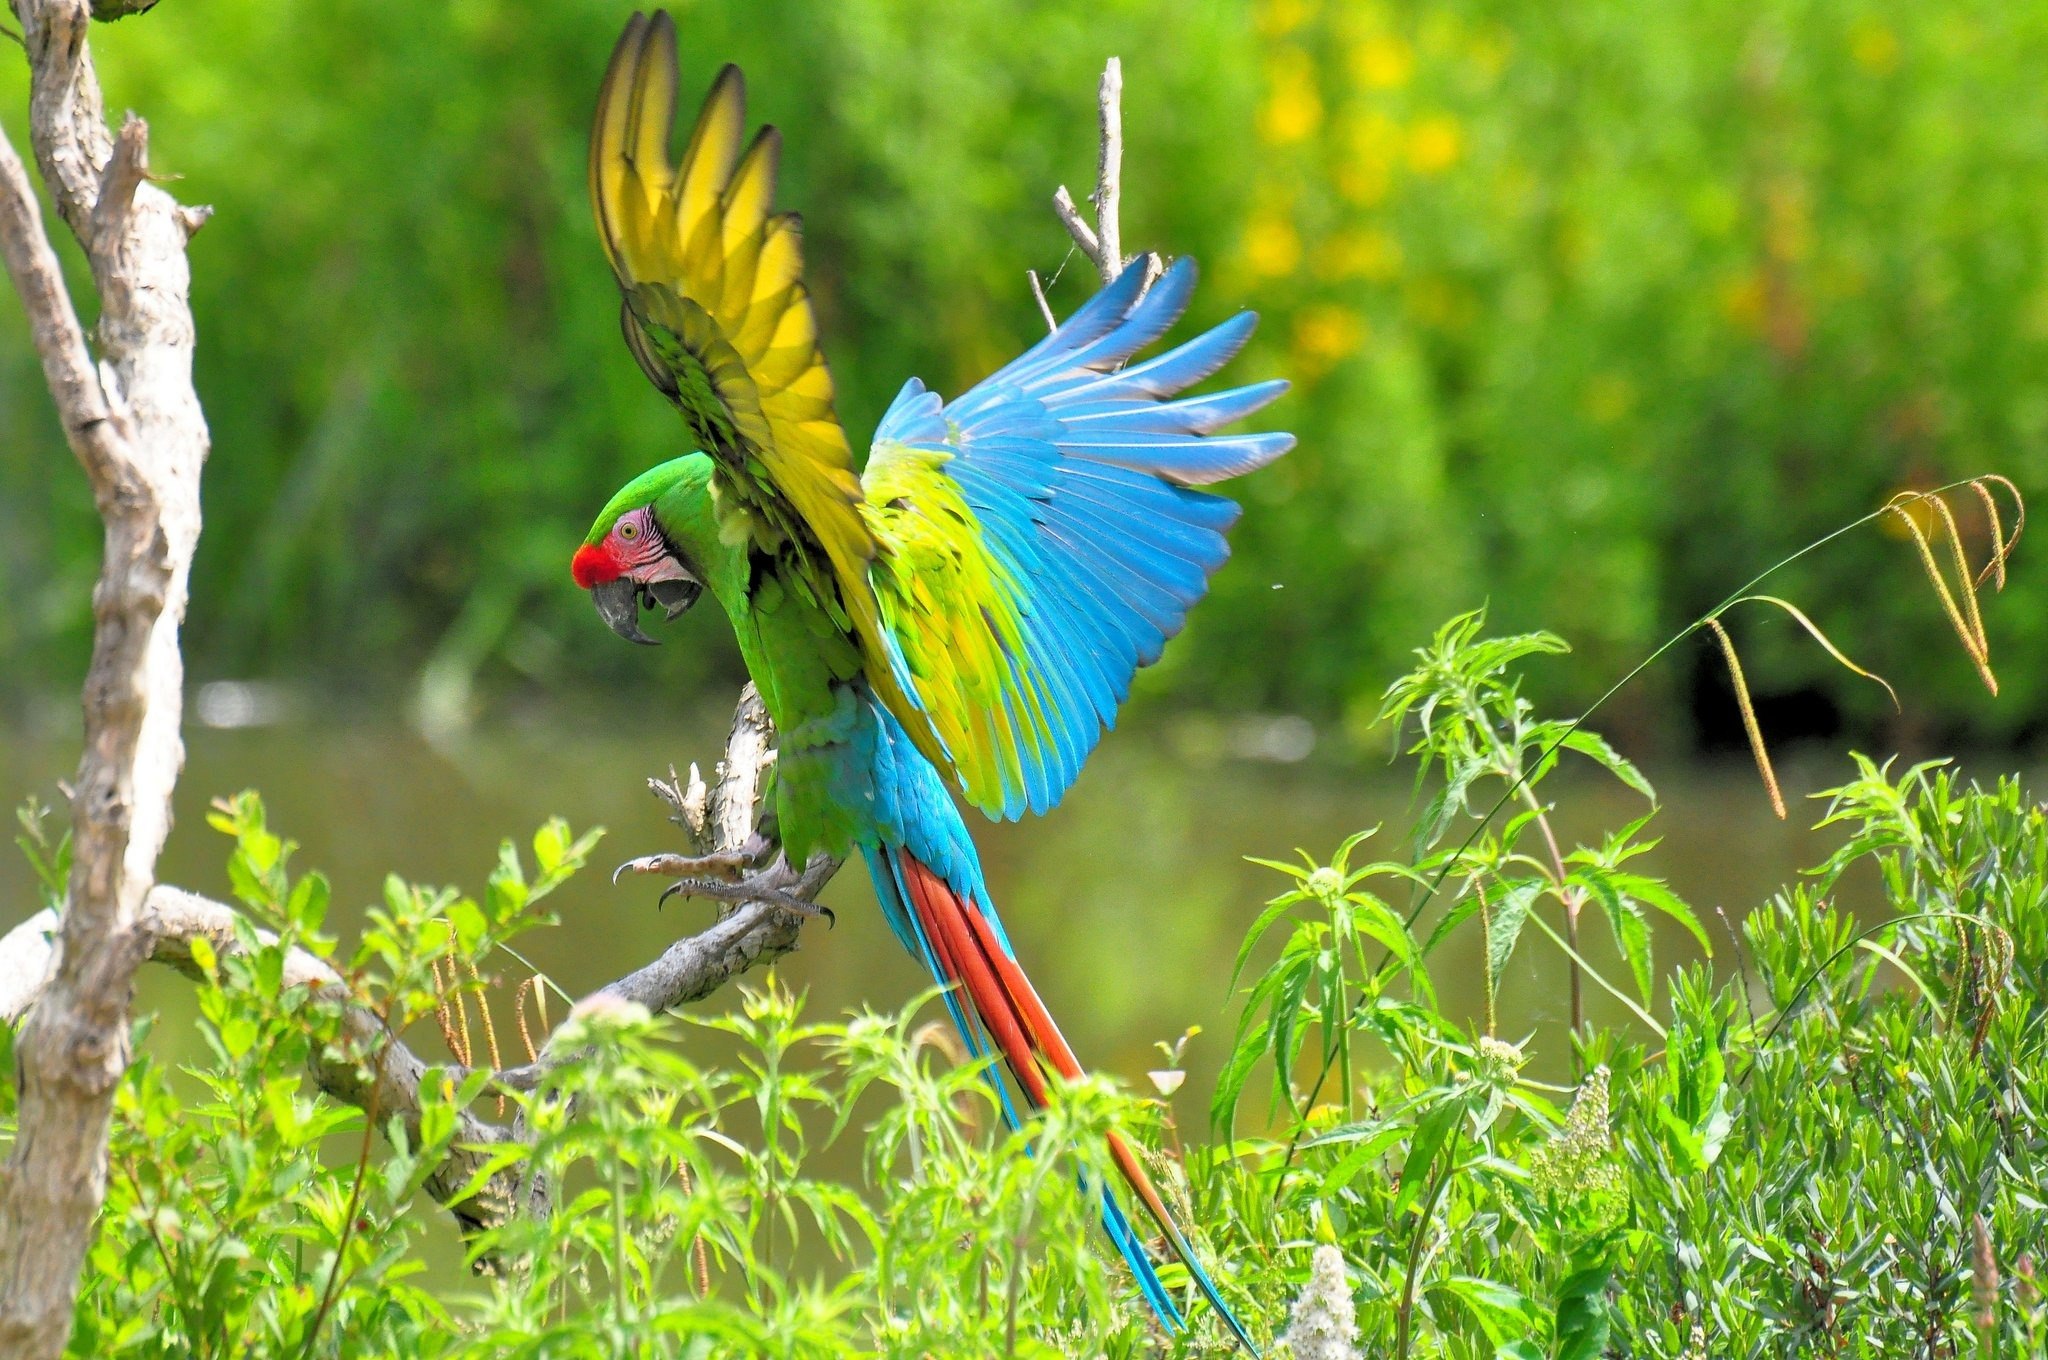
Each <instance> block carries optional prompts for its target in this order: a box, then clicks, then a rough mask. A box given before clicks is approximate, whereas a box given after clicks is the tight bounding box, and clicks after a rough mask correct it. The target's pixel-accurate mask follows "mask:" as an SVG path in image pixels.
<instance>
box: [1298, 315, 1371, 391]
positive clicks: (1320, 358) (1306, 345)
mask: <svg viewBox="0 0 2048 1360" xmlns="http://www.w3.org/2000/svg"><path fill="white" fill-rule="evenodd" d="M1365 337H1366V325H1365V318H1363V317H1361V316H1360V315H1359V314H1358V313H1357V312H1354V311H1352V310H1351V309H1350V308H1348V307H1340V306H1338V305H1337V304H1335V303H1329V302H1322V303H1316V304H1315V305H1313V306H1309V307H1304V308H1302V309H1301V311H1300V312H1298V313H1297V314H1296V315H1295V318H1294V329H1293V335H1292V348H1293V351H1294V366H1295V370H1296V371H1297V372H1299V373H1300V374H1301V375H1302V376H1303V377H1306V378H1316V377H1320V376H1322V375H1323V374H1325V373H1327V372H1329V371H1330V370H1331V369H1332V368H1334V367H1336V365H1337V364H1338V362H1339V361H1340V360H1343V359H1347V358H1349V357H1350V356H1351V355H1353V354H1356V353H1357V352H1358V349H1359V347H1360V346H1361V345H1363V344H1364V343H1365Z"/></svg>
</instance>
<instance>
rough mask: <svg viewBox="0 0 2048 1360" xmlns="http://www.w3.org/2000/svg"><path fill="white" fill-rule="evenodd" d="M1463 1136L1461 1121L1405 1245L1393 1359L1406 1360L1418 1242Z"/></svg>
mask: <svg viewBox="0 0 2048 1360" xmlns="http://www.w3.org/2000/svg"><path fill="white" fill-rule="evenodd" d="M1464 1134H1465V1125H1464V1120H1463V1119H1462V1118H1461V1119H1460V1120H1459V1122H1458V1127H1457V1128H1455V1129H1453V1130H1452V1131H1451V1143H1450V1148H1449V1150H1448V1152H1447V1155H1446V1156H1445V1157H1444V1164H1443V1166H1442V1167H1441V1168H1440V1169H1439V1170H1438V1171H1437V1174H1436V1179H1435V1180H1434V1181H1433V1182H1431V1184H1430V1187H1429V1194H1428V1195H1427V1196H1426V1197H1425V1198H1424V1199H1423V1202H1422V1217H1421V1218H1420V1219H1419V1220H1417V1222H1416V1224H1415V1236H1414V1237H1413V1238H1411V1239H1409V1242H1408V1269H1407V1273H1406V1275H1405V1276H1404V1277H1403V1279H1402V1281H1401V1306H1400V1309H1399V1310H1398V1311H1397V1312H1396V1313H1395V1314H1394V1360H1408V1339H1409V1328H1410V1326H1411V1325H1412V1324H1413V1322H1414V1319H1415V1276H1416V1273H1417V1272H1418V1271H1419V1270H1420V1269H1421V1268H1422V1239H1423V1238H1424V1237H1426V1236H1427V1235H1428V1233H1429V1224H1430V1220H1431V1219H1433V1218H1434V1217H1435V1216H1436V1205H1437V1201H1438V1200H1440V1199H1442V1198H1443V1193H1444V1187H1445V1186H1447V1185H1449V1184H1450V1183H1451V1172H1452V1170H1453V1169H1454V1168H1455V1167H1456V1166H1457V1164H1458V1146H1459V1143H1460V1141H1461V1140H1462V1139H1463V1137H1464Z"/></svg>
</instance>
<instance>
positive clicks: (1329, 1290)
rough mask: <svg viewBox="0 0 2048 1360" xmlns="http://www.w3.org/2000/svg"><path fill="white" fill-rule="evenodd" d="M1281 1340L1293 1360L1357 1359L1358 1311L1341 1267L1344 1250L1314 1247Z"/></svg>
mask: <svg viewBox="0 0 2048 1360" xmlns="http://www.w3.org/2000/svg"><path fill="white" fill-rule="evenodd" d="M1285 1340H1286V1342H1287V1344H1288V1346H1289V1347H1290V1348H1291V1349H1292V1350H1293V1351H1294V1360H1359V1356H1358V1349H1357V1347H1356V1345H1355V1344H1354V1343H1355V1342H1356V1341H1357V1340H1358V1312H1357V1310H1356V1308H1354V1307H1353V1305H1352V1302H1351V1281H1350V1280H1349V1279H1348V1278H1347V1277H1346V1275H1345V1271H1344V1253H1343V1252H1341V1251H1338V1250H1337V1249H1336V1248H1335V1247H1333V1246H1328V1245H1324V1246H1320V1247H1317V1248H1316V1254H1315V1257H1314V1260H1313V1261H1312V1263H1311V1264H1310V1266H1309V1272H1308V1284H1307V1286H1306V1287H1305V1288H1303V1290H1302V1291H1301V1297H1300V1298H1298V1299H1296V1300H1295V1301H1294V1315H1293V1317H1291V1318H1289V1319H1288V1322H1287V1335H1286V1337H1285Z"/></svg>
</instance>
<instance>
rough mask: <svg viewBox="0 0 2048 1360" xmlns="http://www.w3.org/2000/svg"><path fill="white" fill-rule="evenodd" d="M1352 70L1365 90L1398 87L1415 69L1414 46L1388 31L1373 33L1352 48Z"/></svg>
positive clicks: (1403, 83)
mask: <svg viewBox="0 0 2048 1360" xmlns="http://www.w3.org/2000/svg"><path fill="white" fill-rule="evenodd" d="M1351 73H1352V75H1353V76H1354V77H1356V78H1357V80H1358V83H1359V84H1361V85H1363V86H1364V87H1365V88H1366V89H1368V90H1398V89H1400V88H1401V87H1402V86H1403V85H1406V84H1407V83H1408V78H1409V77H1410V76H1411V75H1413V74H1414V73H1415V49H1414V48H1412V47H1410V46H1409V45H1408V43H1407V41H1406V40H1405V39H1403V38H1400V37H1397V36H1396V35H1394V34H1391V33H1375V34H1373V35H1372V36H1371V37H1369V38H1367V39H1365V40H1364V41H1363V42H1361V43H1359V44H1358V46H1356V47H1354V48H1353V49H1352V50H1351Z"/></svg>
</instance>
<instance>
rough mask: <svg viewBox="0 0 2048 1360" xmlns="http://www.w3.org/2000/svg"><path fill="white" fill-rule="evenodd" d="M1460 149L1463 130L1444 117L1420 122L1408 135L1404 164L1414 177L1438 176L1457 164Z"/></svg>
mask: <svg viewBox="0 0 2048 1360" xmlns="http://www.w3.org/2000/svg"><path fill="white" fill-rule="evenodd" d="M1464 149H1465V132H1464V129H1463V128H1462V127H1460V126H1459V124H1458V120H1457V119H1455V118H1453V117H1451V116H1450V115H1449V114H1447V113H1440V114H1434V115H1432V116H1431V117H1428V118H1425V119H1423V120H1422V121H1421V122H1419V123H1417V124H1416V125H1415V126H1414V128H1413V129H1411V130H1410V132H1409V133H1408V164H1409V165H1410V166H1412V167H1413V168H1414V170H1415V173H1416V174H1418V175H1435V174H1441V173H1442V172H1443V171H1445V170H1448V169H1450V168H1451V167H1452V166H1453V165H1456V164H1457V163H1458V157H1459V155H1460V154H1462V153H1463V151H1464Z"/></svg>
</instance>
